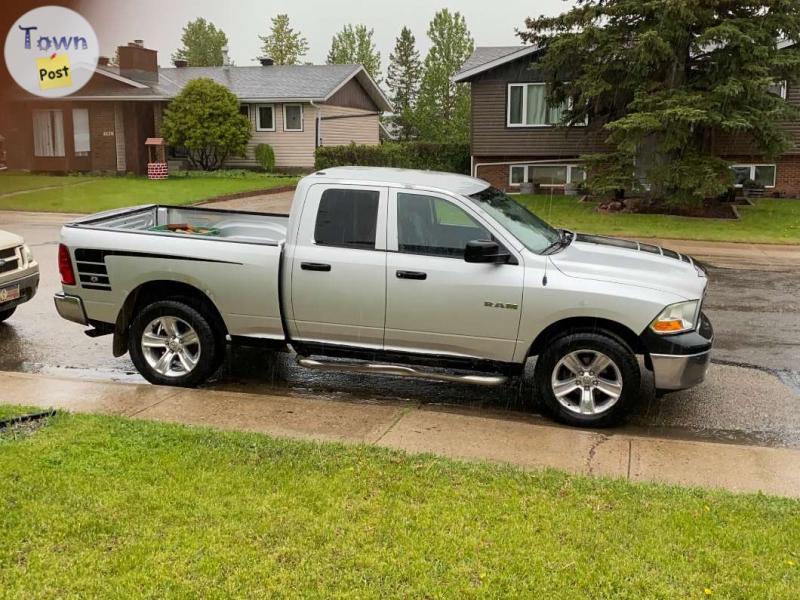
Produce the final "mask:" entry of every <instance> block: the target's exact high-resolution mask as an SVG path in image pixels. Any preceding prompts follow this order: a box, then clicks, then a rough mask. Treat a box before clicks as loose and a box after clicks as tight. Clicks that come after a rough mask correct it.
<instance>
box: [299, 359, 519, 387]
mask: <svg viewBox="0 0 800 600" xmlns="http://www.w3.org/2000/svg"><path fill="white" fill-rule="evenodd" d="M297 364H298V365H300V366H301V367H306V368H307V369H320V370H325V371H341V372H344V373H369V374H372V375H394V376H396V377H417V378H419V379H433V380H435V381H449V382H451V383H452V382H456V383H471V384H474V385H487V386H496V385H502V384H504V383H505V382H506V380H507V378H506V377H505V376H503V375H447V374H446V373H435V372H432V371H420V370H418V369H412V368H411V367H404V366H400V365H389V364H370V363H346V362H338V361H337V362H328V361H322V360H316V359H313V358H306V357H305V356H299V355H298V356H297Z"/></svg>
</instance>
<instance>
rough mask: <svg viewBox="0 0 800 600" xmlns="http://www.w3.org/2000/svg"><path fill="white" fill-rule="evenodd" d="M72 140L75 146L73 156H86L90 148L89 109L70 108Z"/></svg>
mask: <svg viewBox="0 0 800 600" xmlns="http://www.w3.org/2000/svg"><path fill="white" fill-rule="evenodd" d="M72 141H73V144H74V146H75V156H88V155H89V151H90V150H91V149H92V146H91V140H90V136H89V109H88V108H73V109H72Z"/></svg>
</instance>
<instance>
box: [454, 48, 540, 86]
mask: <svg viewBox="0 0 800 600" xmlns="http://www.w3.org/2000/svg"><path fill="white" fill-rule="evenodd" d="M538 50H539V48H538V47H537V46H522V45H520V46H481V47H478V48H475V51H474V52H473V53H472V56H470V57H469V58H468V59H467V61H466V62H465V63H464V65H463V66H462V67H461V70H460V71H459V72H458V73H456V74H455V75H454V76H453V81H455V82H459V81H466V80H467V79H469V78H470V77H472V76H474V75H477V74H478V73H482V72H483V71H486V70H489V69H491V68H494V67H496V66H499V65H501V64H504V63H506V62H509V61H512V60H516V59H517V58H521V57H523V56H527V55H528V54H533V53H534V52H536V51H538Z"/></svg>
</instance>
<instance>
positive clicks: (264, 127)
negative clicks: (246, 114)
mask: <svg viewBox="0 0 800 600" xmlns="http://www.w3.org/2000/svg"><path fill="white" fill-rule="evenodd" d="M256 130H257V131H275V107H274V106H273V105H272V104H259V105H258V106H257V107H256Z"/></svg>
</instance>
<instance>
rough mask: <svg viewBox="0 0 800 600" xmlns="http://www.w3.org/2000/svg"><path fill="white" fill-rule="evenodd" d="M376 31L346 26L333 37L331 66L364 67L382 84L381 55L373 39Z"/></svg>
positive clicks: (329, 54)
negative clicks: (350, 65) (352, 65)
mask: <svg viewBox="0 0 800 600" xmlns="http://www.w3.org/2000/svg"><path fill="white" fill-rule="evenodd" d="M373 32H374V30H372V29H367V27H366V25H355V26H353V25H345V26H344V27H343V28H342V30H341V31H340V32H339V33H337V34H336V35H334V36H333V39H332V40H331V49H330V50H329V51H328V64H329V65H349V64H354V65H358V64H360V65H364V69H366V71H367V73H369V74H370V75H371V76H372V78H373V79H374V80H375V81H376V82H378V83H380V81H381V53H380V52H378V50H377V49H376V48H375V41H374V40H373V39H372V36H373Z"/></svg>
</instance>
